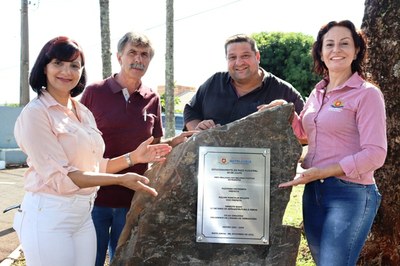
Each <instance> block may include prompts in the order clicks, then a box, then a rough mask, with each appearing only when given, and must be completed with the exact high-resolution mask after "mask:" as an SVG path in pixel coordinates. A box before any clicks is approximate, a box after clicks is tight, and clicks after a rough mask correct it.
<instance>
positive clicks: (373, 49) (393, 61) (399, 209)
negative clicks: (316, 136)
mask: <svg viewBox="0 0 400 266" xmlns="http://www.w3.org/2000/svg"><path fill="white" fill-rule="evenodd" d="M399 18H400V1H399V0H366V1H365V13H364V18H363V23H362V29H363V30H364V32H365V33H366V35H367V37H368V40H369V47H370V48H369V50H368V54H369V62H368V66H367V72H368V73H370V74H371V77H372V79H373V80H374V81H375V82H376V83H377V84H378V86H379V87H380V88H381V90H382V92H383V94H384V96H385V103H386V114H387V136H388V154H387V158H386V162H385V165H384V166H383V167H382V168H381V169H379V170H378V171H376V174H375V178H376V181H377V184H378V187H379V190H380V192H381V194H382V203H381V206H380V209H379V211H378V215H377V217H376V219H375V223H374V226H373V228H372V231H371V234H370V236H369V238H368V240H367V243H366V245H365V247H364V249H363V251H362V254H361V256H360V259H359V265H400V219H399V218H400V184H399V177H400V168H399V154H400V145H399V144H400V123H399V118H400V106H399V102H400V101H399V99H400V97H399V96H400V85H399V84H400V79H399V78H400V19H399ZM371 112H373V110H371ZM373 126H374V125H371V127H373Z"/></svg>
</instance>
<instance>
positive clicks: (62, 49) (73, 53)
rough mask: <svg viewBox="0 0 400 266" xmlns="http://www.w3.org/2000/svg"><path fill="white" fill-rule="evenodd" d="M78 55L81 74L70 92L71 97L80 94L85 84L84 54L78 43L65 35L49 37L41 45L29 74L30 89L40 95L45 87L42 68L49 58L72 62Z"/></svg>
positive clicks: (45, 81)
mask: <svg viewBox="0 0 400 266" xmlns="http://www.w3.org/2000/svg"><path fill="white" fill-rule="evenodd" d="M78 56H81V58H82V67H83V69H82V74H81V78H80V79H79V82H78V84H77V85H76V86H75V88H73V89H72V90H71V92H70V94H71V96H72V97H75V96H78V95H79V94H81V93H82V92H83V90H84V88H85V86H86V71H85V68H84V66H85V56H84V54H83V51H82V48H81V47H80V45H79V44H78V43H77V42H75V41H74V40H72V39H70V38H68V37H65V36H59V37H56V38H54V39H51V40H50V41H48V42H47V43H46V44H45V45H44V46H43V48H42V50H41V51H40V53H39V55H38V57H37V59H36V62H35V64H34V65H33V68H32V71H31V74H30V76H29V85H31V87H32V90H33V91H34V92H36V93H37V94H38V96H40V95H41V94H42V89H43V88H46V87H47V77H46V74H45V73H44V69H45V67H46V65H47V64H48V63H50V61H51V60H53V59H54V58H56V59H58V60H60V61H66V62H72V61H73V60H75V59H76V58H78Z"/></svg>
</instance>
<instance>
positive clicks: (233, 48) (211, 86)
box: [184, 34, 304, 130]
mask: <svg viewBox="0 0 400 266" xmlns="http://www.w3.org/2000/svg"><path fill="white" fill-rule="evenodd" d="M225 55H226V59H227V62H228V72H218V73H216V74H214V75H213V76H211V77H210V78H209V79H208V80H207V81H206V82H204V83H203V84H202V85H201V86H200V87H199V89H198V91H197V92H196V95H194V96H193V98H192V99H191V101H190V102H189V103H188V104H186V105H185V109H184V120H185V127H186V129H188V130H205V129H209V128H213V127H215V126H217V125H225V124H228V123H230V122H233V121H235V120H237V119H240V118H243V117H245V116H247V115H249V114H251V113H254V112H256V111H257V110H258V109H259V107H260V106H262V105H264V104H268V103H270V102H271V101H273V100H276V99H284V100H286V101H287V102H292V103H293V104H294V106H295V110H296V112H297V113H300V112H301V110H302V109H303V106H304V101H303V99H302V97H301V95H300V93H299V92H298V91H297V90H296V89H295V88H294V87H293V86H292V85H291V84H289V83H288V82H286V81H284V80H282V79H280V78H278V77H276V76H274V75H273V74H271V73H269V72H267V71H265V70H264V69H262V68H261V67H260V52H259V51H258V48H257V45H256V43H255V41H254V40H253V39H252V38H250V37H249V36H247V35H243V34H238V35H234V36H232V37H230V38H228V39H227V40H226V42H225Z"/></svg>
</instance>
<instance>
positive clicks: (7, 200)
mask: <svg viewBox="0 0 400 266" xmlns="http://www.w3.org/2000/svg"><path fill="white" fill-rule="evenodd" d="M25 171H26V168H14V169H4V170H0V262H1V261H3V260H4V259H6V258H7V256H9V255H10V254H11V252H13V251H14V250H15V249H16V248H17V247H18V246H19V241H18V237H17V234H16V233H15V231H14V230H13V229H12V223H13V218H14V213H15V211H16V210H12V211H9V212H6V213H3V210H4V209H6V208H7V207H9V206H11V205H15V204H19V203H20V202H21V201H22V198H23V196H24V187H23V174H24V172H25Z"/></svg>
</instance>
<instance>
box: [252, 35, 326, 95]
mask: <svg viewBox="0 0 400 266" xmlns="http://www.w3.org/2000/svg"><path fill="white" fill-rule="evenodd" d="M252 37H253V38H254V39H255V40H256V42H257V46H258V49H259V51H260V54H261V60H260V61H261V62H260V66H261V67H262V68H264V69H265V70H266V71H268V72H271V73H272V74H274V75H276V76H278V77H279V78H282V79H284V80H286V81H287V82H289V83H291V84H292V85H293V86H294V87H295V88H296V89H297V90H298V91H299V92H300V93H301V95H302V96H303V97H308V95H309V94H310V92H311V90H312V89H313V88H314V86H315V84H316V83H317V82H318V81H319V80H320V79H321V77H319V76H317V75H316V74H314V73H313V72H312V66H313V60H312V56H311V48H312V45H313V43H314V38H313V37H312V36H309V35H305V34H303V33H283V32H269V33H268V32H261V33H255V34H253V35H252Z"/></svg>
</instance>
